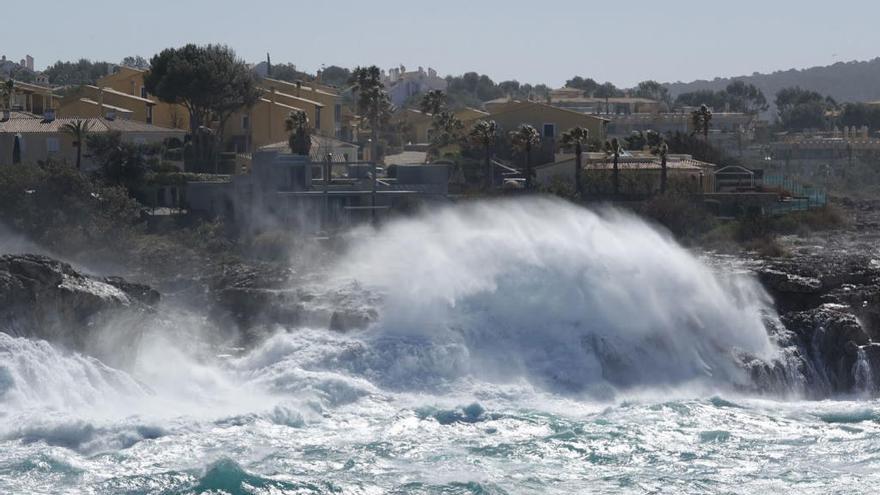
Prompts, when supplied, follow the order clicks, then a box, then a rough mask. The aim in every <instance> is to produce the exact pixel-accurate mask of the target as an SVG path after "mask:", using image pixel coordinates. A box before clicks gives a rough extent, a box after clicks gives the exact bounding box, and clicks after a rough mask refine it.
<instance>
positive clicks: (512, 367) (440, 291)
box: [335, 199, 776, 391]
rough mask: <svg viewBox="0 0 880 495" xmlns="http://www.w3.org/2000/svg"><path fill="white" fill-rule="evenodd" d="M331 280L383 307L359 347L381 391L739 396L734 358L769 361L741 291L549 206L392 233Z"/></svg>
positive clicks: (479, 207)
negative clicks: (505, 385) (458, 379)
mask: <svg viewBox="0 0 880 495" xmlns="http://www.w3.org/2000/svg"><path fill="white" fill-rule="evenodd" d="M335 277H336V280H337V281H340V282H341V281H345V280H350V279H354V280H356V281H357V282H358V283H359V284H360V285H361V286H362V287H363V288H364V289H366V290H368V291H374V292H376V293H378V294H380V295H381V298H382V304H381V309H380V311H379V312H380V315H379V320H378V322H377V323H376V324H375V326H374V327H373V328H372V329H371V331H370V332H369V338H370V339H372V344H373V346H374V348H373V350H372V352H380V353H381V352H386V353H387V355H382V356H381V357H380V358H378V359H376V361H377V362H387V363H390V364H388V367H389V368H390V369H389V371H391V372H392V374H393V375H394V376H386V377H385V378H388V379H390V380H391V381H392V382H393V380H396V379H400V380H404V381H415V382H422V381H430V378H431V374H433V373H437V374H440V375H445V376H446V377H447V378H450V377H454V376H456V375H467V374H477V375H478V376H481V377H484V378H485V377H489V378H492V379H500V378H503V377H524V378H527V379H529V380H530V381H533V382H535V383H536V384H539V385H541V386H549V387H551V388H552V389H561V390H574V391H590V390H595V391H601V389H602V388H603V387H607V386H609V385H612V386H617V387H629V386H653V385H669V386H678V385H683V384H686V383H688V382H704V383H709V384H713V385H722V386H728V385H742V386H745V385H747V382H748V380H749V377H748V376H747V374H746V373H745V372H744V370H743V368H742V366H741V364H742V363H741V362H740V357H741V356H742V355H748V356H754V357H758V358H760V359H762V360H771V359H773V358H775V357H776V349H775V347H774V345H773V342H772V341H771V338H770V337H769V336H768V333H767V330H766V328H765V325H764V318H765V317H767V316H768V315H772V310H771V309H770V307H769V299H768V298H767V296H766V294H765V293H764V291H763V290H762V289H761V287H760V286H759V285H758V284H757V283H756V282H755V281H754V280H753V279H750V278H745V277H722V276H721V275H719V274H716V273H714V272H713V271H712V270H710V269H709V268H708V267H706V266H704V265H703V264H702V263H700V262H699V261H698V260H697V259H696V258H695V257H694V256H693V255H691V254H690V253H689V252H688V251H686V250H685V249H683V248H682V247H680V246H679V245H678V244H676V243H675V242H674V241H673V240H672V239H671V238H669V237H668V236H667V235H665V234H663V233H661V232H658V231H657V230H655V229H653V228H652V227H650V226H648V225H647V224H645V223H644V222H642V221H640V220H638V219H637V218H635V217H632V216H628V215H626V214H623V213H620V212H615V211H610V210H609V211H605V212H602V213H596V212H592V211H588V210H584V209H581V208H578V207H576V206H573V205H570V204H568V203H564V202H561V201H558V200H551V199H532V200H527V201H522V200H520V201H497V202H479V203H473V204H467V205H463V206H456V207H451V208H447V209H441V210H439V211H435V212H433V213H429V214H426V215H424V216H422V217H419V218H413V219H406V220H399V221H396V222H394V223H391V224H389V225H387V226H385V227H383V228H382V229H380V230H379V231H377V232H376V233H375V234H374V235H372V236H366V239H365V240H364V241H362V242H361V243H359V244H357V245H355V246H353V247H352V249H351V250H350V252H349V253H348V256H347V257H346V261H344V262H343V263H342V264H341V265H340V266H338V267H337V269H336V270H335ZM416 348H418V349H419V351H418V352H417V353H415V354H414V353H413V352H414V349H416ZM401 367H404V368H401Z"/></svg>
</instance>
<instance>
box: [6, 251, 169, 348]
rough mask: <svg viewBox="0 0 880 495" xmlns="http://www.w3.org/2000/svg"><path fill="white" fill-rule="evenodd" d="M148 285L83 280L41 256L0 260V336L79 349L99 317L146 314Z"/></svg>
mask: <svg viewBox="0 0 880 495" xmlns="http://www.w3.org/2000/svg"><path fill="white" fill-rule="evenodd" d="M159 297H160V296H159V293H158V292H156V291H155V290H153V289H151V288H150V287H148V286H145V285H141V284H136V283H131V282H127V281H125V280H123V279H121V278H118V277H110V278H99V277H93V276H89V275H85V274H83V273H80V272H79V271H77V270H75V269H74V268H73V267H72V266H70V265H69V264H67V263H63V262H60V261H57V260H54V259H52V258H49V257H46V256H41V255H2V256H0V331H4V332H7V333H10V334H12V335H19V336H27V337H34V338H41V339H46V340H50V341H54V342H59V343H63V344H69V345H72V346H74V347H79V346H80V345H81V344H82V342H83V341H84V339H85V337H86V335H87V334H88V332H89V331H90V330H91V329H92V328H93V327H94V325H95V324H96V322H97V319H98V318H99V317H106V316H107V315H109V314H112V313H120V312H146V311H149V310H150V308H151V307H152V306H153V305H155V304H156V303H157V302H158V301H159Z"/></svg>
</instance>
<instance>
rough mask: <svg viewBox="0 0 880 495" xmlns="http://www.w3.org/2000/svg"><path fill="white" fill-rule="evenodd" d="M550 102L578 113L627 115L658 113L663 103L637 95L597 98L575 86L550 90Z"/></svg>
mask: <svg viewBox="0 0 880 495" xmlns="http://www.w3.org/2000/svg"><path fill="white" fill-rule="evenodd" d="M550 104H551V105H553V106H556V107H559V108H567V109H569V110H574V111H575V112H580V113H592V114H606V115H629V114H634V113H659V112H661V111H662V110H663V106H664V105H663V103H662V102H659V101H657V100H651V99H648V98H638V97H629V96H621V97H611V98H597V97H592V96H584V91H583V90H582V89H577V88H559V89H554V90H552V91H550Z"/></svg>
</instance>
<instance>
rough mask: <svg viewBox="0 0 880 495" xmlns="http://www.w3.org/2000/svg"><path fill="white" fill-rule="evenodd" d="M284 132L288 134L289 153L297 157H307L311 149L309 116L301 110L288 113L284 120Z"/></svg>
mask: <svg viewBox="0 0 880 495" xmlns="http://www.w3.org/2000/svg"><path fill="white" fill-rule="evenodd" d="M284 130H286V131H287V133H288V138H287V143H288V145H289V146H290V151H291V152H293V153H294V154H297V155H304V156H308V154H309V150H310V149H311V148H312V138H311V132H312V129H311V127H309V116H308V115H306V113H305V112H303V111H302V110H296V111H293V112H290V115H288V116H287V118H286V119H285V120H284Z"/></svg>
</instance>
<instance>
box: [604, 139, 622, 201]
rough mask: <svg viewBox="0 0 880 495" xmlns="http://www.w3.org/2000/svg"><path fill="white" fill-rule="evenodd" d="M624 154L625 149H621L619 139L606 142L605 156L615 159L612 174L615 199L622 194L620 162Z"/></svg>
mask: <svg viewBox="0 0 880 495" xmlns="http://www.w3.org/2000/svg"><path fill="white" fill-rule="evenodd" d="M622 153H623V148H621V147H620V142H619V141H618V140H617V138H613V139H612V140H611V141H605V156H608V157H611V158H613V159H614V169H613V171H612V174H611V181H612V185H613V186H614V196H615V197H617V195H618V194H620V167H618V160H619V159H620V155H621V154H622Z"/></svg>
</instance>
